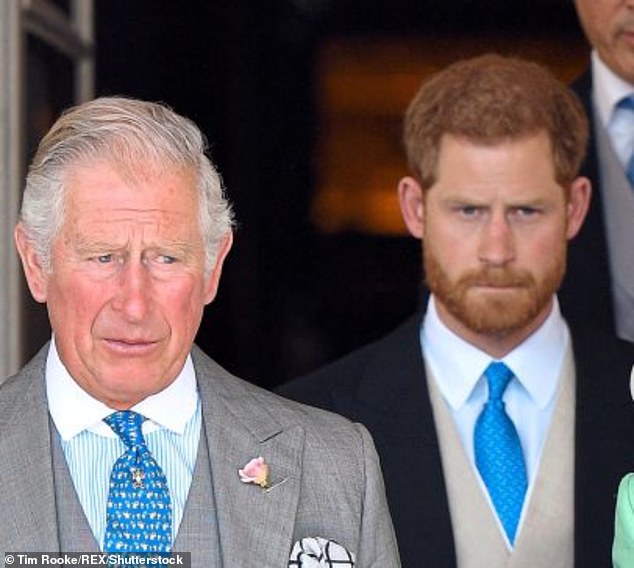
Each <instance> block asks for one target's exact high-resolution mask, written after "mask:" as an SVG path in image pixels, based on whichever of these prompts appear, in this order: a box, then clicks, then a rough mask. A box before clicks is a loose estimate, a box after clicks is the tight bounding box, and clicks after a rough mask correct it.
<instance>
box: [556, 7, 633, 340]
mask: <svg viewBox="0 0 634 568" xmlns="http://www.w3.org/2000/svg"><path fill="white" fill-rule="evenodd" d="M575 7H576V10H577V14H578V16H579V20H580V22H581V26H582V27H583V30H584V32H585V34H586V37H587V38H588V40H589V42H590V44H591V45H592V48H593V49H592V54H591V61H590V66H589V68H588V70H587V71H586V72H585V73H584V74H583V75H582V76H581V77H580V78H579V79H578V80H577V81H575V83H574V84H573V89H574V90H575V91H576V92H577V94H578V95H579V96H580V98H581V100H582V102H583V105H584V107H585V109H586V112H587V114H588V117H589V118H590V141H589V145H588V154H587V158H586V160H585V163H584V165H583V166H582V170H581V172H582V174H583V175H586V176H587V177H589V178H590V180H591V181H592V185H593V187H594V199H593V203H592V207H591V208H590V212H589V214H588V219H587V221H586V222H585V225H584V227H583V229H582V230H581V233H580V235H579V237H578V238H577V239H576V242H574V243H573V244H572V246H571V248H570V259H569V263H568V273H567V276H566V279H565V280H564V284H563V287H562V291H561V302H562V306H563V309H564V310H565V312H566V314H567V315H568V317H569V319H570V320H571V321H573V322H577V321H578V322H583V321H588V320H589V321H592V322H593V323H594V325H595V326H596V328H599V327H601V328H605V329H610V330H613V331H614V333H616V335H617V336H618V337H620V338H621V339H625V340H627V341H630V342H632V343H634V247H633V246H631V243H634V222H632V221H633V220H634V2H632V1H631V0H575Z"/></svg>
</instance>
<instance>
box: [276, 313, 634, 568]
mask: <svg viewBox="0 0 634 568" xmlns="http://www.w3.org/2000/svg"><path fill="white" fill-rule="evenodd" d="M419 324H420V318H419V317H414V318H412V319H410V320H409V321H407V322H406V323H404V324H403V325H402V326H401V327H399V328H397V329H396V330H395V331H394V332H392V333H391V334H390V335H388V336H386V337H385V338H383V339H381V340H379V341H377V342H375V343H373V344H370V345H368V346H366V347H364V348H362V349H361V350H359V351H357V352H355V353H353V354H351V355H348V356H347V357H345V358H344V359H342V360H340V361H338V362H336V363H334V364H331V365H330V366H328V367H325V368H324V369H322V370H320V371H317V372H316V373H313V374H311V375H308V376H306V377H303V378H301V379H298V380H296V381H293V382H290V383H287V384H286V385H282V387H281V388H280V389H279V392H280V394H283V395H285V396H288V397H290V398H294V399H297V400H300V401H303V402H306V403H309V404H313V405H316V406H320V407H322V408H327V409H330V410H334V411H335V412H338V413H340V414H343V415H345V416H347V417H349V418H351V419H353V420H356V421H360V422H362V423H363V424H365V425H366V426H367V427H368V429H369V430H370V432H371V433H372V436H373V437H374V440H375V443H376V447H377V450H378V452H379V457H380V458H381V465H382V468H383V475H384V479H385V483H386V487H387V495H388V502H389V505H390V510H391V513H392V519H393V521H394V527H395V529H396V535H397V539H398V542H399V550H400V553H401V560H402V563H403V566H404V567H405V568H418V567H419V566H422V565H425V566H433V567H434V568H445V567H451V566H455V562H456V560H455V551H454V541H453V535H452V529H451V521H450V517H449V508H448V503H447V495H446V488H445V482H444V478H443V473H442V466H441V460H440V450H439V446H438V440H437V437H436V432H435V426H434V419H433V415H432V409H431V403H430V400H429V395H428V390H427V384H426V377H425V369H424V365H423V359H422V354H421V349H420V343H419ZM574 350H575V361H576V375H577V399H576V400H577V407H576V412H577V414H576V440H577V444H576V456H575V461H576V465H575V469H576V480H575V484H576V489H575V501H576V503H575V507H576V521H575V523H576V525H575V532H576V543H575V548H576V550H575V556H576V562H575V565H576V566H577V567H582V566H584V567H585V566H587V567H592V568H596V567H601V566H609V565H611V564H610V550H611V544H612V535H613V526H614V506H615V494H616V491H617V488H618V483H619V480H620V478H621V476H622V475H623V474H624V473H626V472H627V471H634V404H633V403H632V401H631V400H630V398H629V394H628V393H629V388H628V383H629V376H630V369H631V368H632V364H633V363H634V347H633V346H632V345H631V344H629V343H625V342H621V341H619V340H617V339H616V338H614V337H613V336H612V335H609V334H606V335H605V336H599V335H595V334H591V335H590V336H583V335H579V336H578V337H577V336H575V338H574Z"/></svg>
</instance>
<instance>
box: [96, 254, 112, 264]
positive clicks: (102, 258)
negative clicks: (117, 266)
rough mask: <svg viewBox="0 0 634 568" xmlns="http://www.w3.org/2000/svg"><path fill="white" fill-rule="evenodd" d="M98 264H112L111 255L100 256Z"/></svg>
mask: <svg viewBox="0 0 634 568" xmlns="http://www.w3.org/2000/svg"><path fill="white" fill-rule="evenodd" d="M97 262H98V263H100V264H107V263H108V262H112V255H111V254H100V255H99V256H98V257H97Z"/></svg>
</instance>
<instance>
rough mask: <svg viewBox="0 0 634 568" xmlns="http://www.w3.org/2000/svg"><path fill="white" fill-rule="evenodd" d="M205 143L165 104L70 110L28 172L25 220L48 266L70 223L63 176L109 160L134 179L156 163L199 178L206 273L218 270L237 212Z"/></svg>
mask: <svg viewBox="0 0 634 568" xmlns="http://www.w3.org/2000/svg"><path fill="white" fill-rule="evenodd" d="M206 151H207V142H206V139H205V137H204V135H203V134H202V133H201V131H200V129H199V128H198V127H197V126H196V125H195V124H194V123H193V122H192V121H191V120H189V119H187V118H185V117H183V116H180V115H178V114H176V113H175V112H174V111H173V110H171V109H170V108H169V107H167V106H166V105H163V104H160V103H153V102H146V101H140V100H135V99H130V98H125V97H101V98H98V99H95V100H93V101H90V102H87V103H84V104H81V105H78V106H76V107H73V108H70V109H68V110H67V111H66V112H64V113H63V114H62V115H61V116H60V118H59V119H58V120H57V121H56V122H55V124H54V125H53V126H52V127H51V129H50V130H49V131H48V133H47V134H46V136H44V138H43V139H42V141H41V142H40V144H39V146H38V149H37V152H36V154H35V156H34V158H33V160H32V162H31V165H30V166H29V172H28V174H27V177H26V185H25V188H24V194H23V197H22V208H21V212H20V221H21V222H22V225H23V227H24V230H25V233H26V237H27V238H28V239H29V241H30V242H31V244H32V246H33V247H34V248H35V250H36V252H37V254H38V256H39V259H40V262H41V263H42V266H43V267H44V268H45V269H47V270H50V268H51V246H52V243H53V240H54V239H55V237H56V236H57V235H58V233H59V231H60V229H61V227H62V224H63V222H64V195H65V186H64V181H65V174H66V173H67V172H68V171H69V170H70V169H71V168H72V167H73V166H77V165H79V164H81V163H86V162H89V161H93V160H105V161H107V162H111V163H112V164H113V165H116V166H117V167H118V168H123V169H124V170H125V172H126V173H127V174H129V175H134V174H135V164H138V163H140V162H141V161H142V162H143V163H148V162H149V163H150V164H151V165H152V166H153V167H155V168H156V170H157V173H159V172H161V171H164V170H165V169H167V168H172V169H173V168H187V169H189V170H190V171H192V172H193V173H194V175H196V177H197V183H196V189H197V191H198V218H199V224H200V230H201V234H202V237H203V241H204V243H205V255H206V259H205V261H206V262H205V267H206V271H207V272H208V271H210V270H211V269H212V268H213V266H214V265H215V260H216V255H217V253H218V248H219V246H220V244H221V242H222V239H223V237H224V236H225V235H226V234H227V233H228V232H229V231H230V230H231V228H232V226H233V212H232V209H231V205H230V204H229V202H228V200H227V199H226V196H225V192H224V188H223V186H222V180H221V178H220V175H219V173H218V172H217V170H216V169H215V167H214V166H213V164H212V163H211V161H210V160H209V158H208V157H207V155H206Z"/></svg>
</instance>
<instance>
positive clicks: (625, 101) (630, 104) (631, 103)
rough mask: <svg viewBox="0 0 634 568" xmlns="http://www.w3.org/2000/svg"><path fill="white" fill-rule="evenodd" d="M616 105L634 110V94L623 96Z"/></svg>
mask: <svg viewBox="0 0 634 568" xmlns="http://www.w3.org/2000/svg"><path fill="white" fill-rule="evenodd" d="M616 106H617V107H619V108H622V109H625V110H631V111H633V112H634V94H632V95H629V96H628V97H623V98H622V99H621V100H620V101H619V102H618V103H617V105H616Z"/></svg>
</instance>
